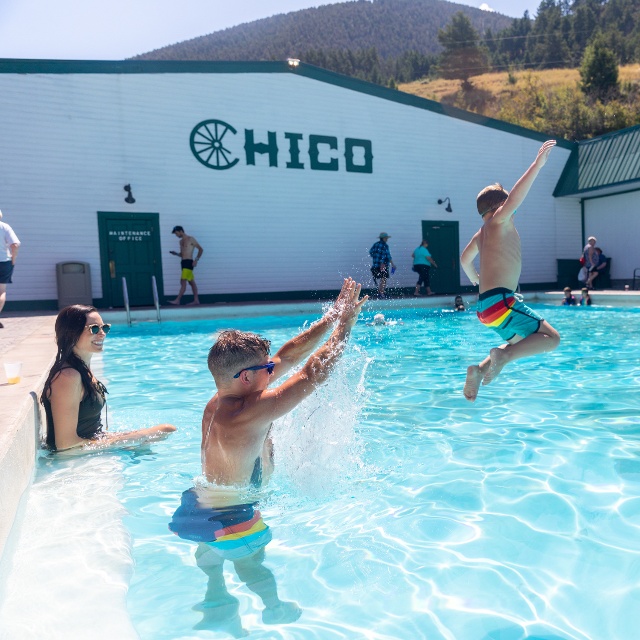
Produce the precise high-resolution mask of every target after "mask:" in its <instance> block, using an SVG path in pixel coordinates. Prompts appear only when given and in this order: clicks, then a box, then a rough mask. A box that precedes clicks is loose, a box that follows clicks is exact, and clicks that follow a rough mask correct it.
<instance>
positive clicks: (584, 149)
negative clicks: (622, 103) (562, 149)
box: [553, 125, 640, 197]
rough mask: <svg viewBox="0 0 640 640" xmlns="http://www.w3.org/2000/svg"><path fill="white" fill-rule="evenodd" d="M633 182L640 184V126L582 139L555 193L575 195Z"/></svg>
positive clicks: (566, 166) (570, 157)
mask: <svg viewBox="0 0 640 640" xmlns="http://www.w3.org/2000/svg"><path fill="white" fill-rule="evenodd" d="M632 183H640V125H637V126H635V127H629V128H628V129H622V130H621V131H616V132H615V133H608V134H606V135H604V136H600V137H599V138H593V139H592V140H584V141H582V142H578V144H577V146H576V147H575V148H574V150H573V151H572V152H571V155H570V156H569V160H567V164H566V165H565V168H564V171H563V172H562V175H561V176H560V180H558V184H557V185H556V188H555V191H554V192H553V195H554V196H556V197H558V196H571V195H576V194H580V193H586V192H589V191H596V190H599V189H605V188H610V189H615V188H616V187H623V186H627V185H630V184H632ZM637 186H640V184H638V185H637Z"/></svg>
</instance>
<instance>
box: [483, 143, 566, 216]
mask: <svg viewBox="0 0 640 640" xmlns="http://www.w3.org/2000/svg"><path fill="white" fill-rule="evenodd" d="M555 145H556V141H555V140H547V141H546V142H545V143H544V144H543V145H542V147H540V151H538V155H537V156H536V159H535V160H534V161H533V164H532V165H531V166H530V167H529V168H528V169H527V170H526V171H525V172H524V173H523V174H522V177H521V178H520V179H519V180H518V182H516V183H515V185H514V186H513V189H511V193H510V194H509V197H508V198H507V199H506V201H505V203H504V204H503V205H502V207H501V208H500V209H498V210H497V211H496V213H495V215H494V216H493V221H494V222H504V221H505V220H508V219H509V218H511V216H512V215H513V214H514V212H515V210H516V209H517V208H518V207H519V206H520V205H521V204H522V202H523V201H524V199H525V198H526V197H527V194H528V193H529V189H531V185H532V184H533V182H534V180H535V179H536V178H537V177H538V173H540V169H542V167H544V165H545V163H546V161H547V158H548V157H549V154H550V153H551V149H553V147H555Z"/></svg>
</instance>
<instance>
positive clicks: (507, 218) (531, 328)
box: [460, 140, 560, 402]
mask: <svg viewBox="0 0 640 640" xmlns="http://www.w3.org/2000/svg"><path fill="white" fill-rule="evenodd" d="M555 144H556V142H555V140H548V141H547V142H545V143H544V144H543V145H542V147H541V148H540V151H538V155H537V157H536V159H535V161H534V162H533V164H532V165H531V166H530V167H529V168H528V169H527V170H526V171H525V172H524V174H523V176H522V177H521V178H520V179H519V180H518V182H516V184H515V185H514V187H513V189H512V190H511V193H509V192H508V191H506V190H505V189H504V188H503V187H502V185H500V184H498V183H496V184H492V185H490V186H488V187H485V188H484V189H483V190H482V191H481V192H480V193H479V194H478V197H477V199H476V204H477V207H478V213H479V214H480V215H481V216H482V227H481V228H480V230H479V231H478V232H477V233H476V234H475V235H474V236H473V238H471V241H470V242H469V244H468V245H467V246H466V247H465V249H464V251H463V252H462V256H461V257H460V262H461V264H462V268H463V269H464V272H465V273H466V274H467V277H468V278H469V280H471V282H472V283H473V284H474V285H479V288H480V290H479V293H480V295H479V296H478V310H477V313H478V318H479V319H480V322H482V324H484V325H486V326H488V327H491V328H492V329H493V330H494V331H496V332H497V333H498V334H499V335H500V337H501V338H502V339H503V340H506V344H503V345H502V346H500V347H496V348H494V349H491V351H490V352H489V356H488V357H487V358H485V359H484V360H483V361H482V362H481V363H480V364H479V365H472V366H470V367H469V368H468V369H467V379H466V382H465V385H464V391H463V393H464V397H465V398H466V399H467V400H469V401H471V402H473V401H474V400H475V399H476V397H477V395H478V389H479V388H480V383H482V384H489V383H490V382H492V381H493V380H494V379H495V378H497V377H498V375H499V374H500V371H502V368H503V367H504V366H505V364H507V362H510V361H511V360H518V359H519V358H525V357H527V356H532V355H535V354H537V353H544V352H546V351H553V350H554V349H555V348H556V347H557V346H558V345H559V344H560V335H559V334H558V332H557V331H556V330H555V329H554V328H553V327H552V326H551V325H550V324H549V323H548V322H546V321H545V320H543V319H542V317H541V316H540V315H539V314H537V313H536V312H535V311H533V310H532V309H530V308H529V307H527V306H526V305H525V304H524V303H523V302H522V298H521V297H520V296H518V295H517V294H516V293H515V290H516V289H517V287H518V280H519V279H520V272H521V271H522V254H521V250H520V236H519V235H518V232H517V230H516V227H515V224H514V222H513V216H514V215H515V213H516V209H517V208H518V207H519V206H520V205H521V204H522V202H523V201H524V199H525V197H526V196H527V193H529V189H530V188H531V185H532V184H533V182H534V180H535V179H536V177H537V176H538V173H539V172H540V169H542V167H543V166H544V164H545V162H546V161H547V158H548V157H549V153H550V152H551V149H552V148H553V147H554V146H555ZM478 254H480V274H478V273H477V272H476V269H475V266H474V264H473V260H474V259H475V257H476V256H477V255H478Z"/></svg>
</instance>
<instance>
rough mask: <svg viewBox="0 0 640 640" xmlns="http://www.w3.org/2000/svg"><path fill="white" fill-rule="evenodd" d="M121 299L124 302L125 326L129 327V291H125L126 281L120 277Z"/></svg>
mask: <svg viewBox="0 0 640 640" xmlns="http://www.w3.org/2000/svg"><path fill="white" fill-rule="evenodd" d="M122 299H123V300H124V309H125V311H126V312H127V324H128V325H129V326H131V309H130V308H129V290H128V289H127V279H126V278H125V277H124V276H122Z"/></svg>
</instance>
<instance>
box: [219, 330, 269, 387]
mask: <svg viewBox="0 0 640 640" xmlns="http://www.w3.org/2000/svg"><path fill="white" fill-rule="evenodd" d="M270 348H271V342H270V341H269V340H266V339H265V338H263V337H262V336H259V335H257V334H255V333H248V332H246V331H237V330H235V329H228V330H227V331H222V332H221V333H220V334H219V335H218V338H217V340H216V341H215V343H214V344H213V346H212V347H211V349H209V357H208V359H207V364H208V366H209V371H211V375H212V376H213V377H214V379H215V380H216V381H225V380H230V379H232V378H233V376H234V375H235V374H236V373H238V371H241V370H242V369H244V368H246V367H252V366H254V365H256V364H259V361H260V360H262V359H263V358H264V357H265V356H268V355H269V350H270Z"/></svg>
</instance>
